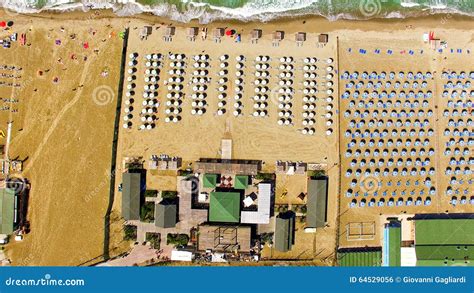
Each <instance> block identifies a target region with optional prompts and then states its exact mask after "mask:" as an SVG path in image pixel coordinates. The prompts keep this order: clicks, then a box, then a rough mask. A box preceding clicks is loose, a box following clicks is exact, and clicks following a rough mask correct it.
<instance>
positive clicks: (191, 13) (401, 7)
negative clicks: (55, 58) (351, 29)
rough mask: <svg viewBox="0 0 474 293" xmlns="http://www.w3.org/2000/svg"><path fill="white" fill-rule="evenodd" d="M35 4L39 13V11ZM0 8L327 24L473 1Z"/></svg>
mask: <svg viewBox="0 0 474 293" xmlns="http://www.w3.org/2000/svg"><path fill="white" fill-rule="evenodd" d="M36 1H37V2H36ZM137 1H141V2H142V3H154V4H150V5H143V4H140V3H139V2H137ZM40 3H41V6H42V7H38V6H40ZM365 3H369V4H370V3H376V4H377V5H378V6H376V7H377V11H375V12H376V13H374V14H370V15H367V14H364V13H363V12H364V11H362V4H365ZM0 7H5V8H8V9H11V10H14V11H17V12H20V13H37V12H40V11H46V10H53V11H71V10H83V11H87V10H90V9H112V10H113V11H114V13H116V14H117V15H118V16H129V15H135V14H140V13H143V12H147V13H152V14H154V15H157V16H164V17H168V18H170V19H172V20H175V21H181V22H188V21H190V20H192V19H199V20H200V22H202V23H208V22H211V21H214V20H225V19H239V20H243V21H252V20H258V21H269V20H272V19H274V18H278V17H291V16H301V15H321V16H324V17H326V18H328V19H329V20H337V19H369V18H405V17H410V16H415V17H416V16H422V15H429V14H435V13H451V14H462V15H470V16H474V1H472V0H384V1H382V0H240V1H236V0H221V1H219V0H184V1H178V0H72V1H71V0H46V2H45V0H0Z"/></svg>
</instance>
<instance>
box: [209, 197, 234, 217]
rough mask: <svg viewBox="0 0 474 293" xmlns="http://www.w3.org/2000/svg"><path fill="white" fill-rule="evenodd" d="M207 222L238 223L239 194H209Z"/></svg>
mask: <svg viewBox="0 0 474 293" xmlns="http://www.w3.org/2000/svg"><path fill="white" fill-rule="evenodd" d="M209 221H210V222H222V223H238V222H239V221H240V193H238V192H211V195H210V200H209Z"/></svg>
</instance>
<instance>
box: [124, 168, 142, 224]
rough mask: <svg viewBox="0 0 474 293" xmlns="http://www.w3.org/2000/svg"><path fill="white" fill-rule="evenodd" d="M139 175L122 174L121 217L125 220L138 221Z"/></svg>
mask: <svg viewBox="0 0 474 293" xmlns="http://www.w3.org/2000/svg"><path fill="white" fill-rule="evenodd" d="M141 179H142V177H141V173H128V172H127V173H123V178H122V217H123V218H124V219H125V220H126V221H129V220H139V219H140V200H141Z"/></svg>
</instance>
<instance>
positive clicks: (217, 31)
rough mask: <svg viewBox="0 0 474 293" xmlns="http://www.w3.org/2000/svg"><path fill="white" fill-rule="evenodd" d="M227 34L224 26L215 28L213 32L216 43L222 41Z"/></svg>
mask: <svg viewBox="0 0 474 293" xmlns="http://www.w3.org/2000/svg"><path fill="white" fill-rule="evenodd" d="M224 35H225V29H223V28H220V27H219V28H216V29H214V32H213V39H214V42H216V43H220V42H221V39H222V37H223V36H224Z"/></svg>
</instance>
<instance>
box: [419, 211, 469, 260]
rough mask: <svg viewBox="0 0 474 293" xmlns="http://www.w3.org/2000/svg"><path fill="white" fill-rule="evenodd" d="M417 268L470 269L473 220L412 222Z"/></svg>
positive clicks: (425, 220) (422, 220) (421, 220)
mask: <svg viewBox="0 0 474 293" xmlns="http://www.w3.org/2000/svg"><path fill="white" fill-rule="evenodd" d="M415 250H416V258H417V265H419V266H423V265H428V266H450V265H465V266H473V265H474V264H473V262H474V219H473V218H471V219H449V218H447V219H417V220H415Z"/></svg>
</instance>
